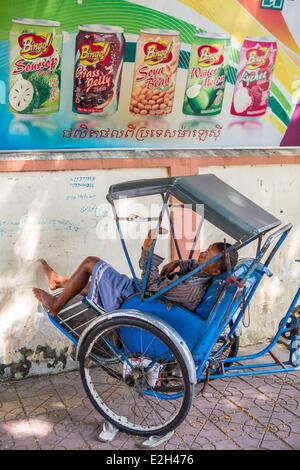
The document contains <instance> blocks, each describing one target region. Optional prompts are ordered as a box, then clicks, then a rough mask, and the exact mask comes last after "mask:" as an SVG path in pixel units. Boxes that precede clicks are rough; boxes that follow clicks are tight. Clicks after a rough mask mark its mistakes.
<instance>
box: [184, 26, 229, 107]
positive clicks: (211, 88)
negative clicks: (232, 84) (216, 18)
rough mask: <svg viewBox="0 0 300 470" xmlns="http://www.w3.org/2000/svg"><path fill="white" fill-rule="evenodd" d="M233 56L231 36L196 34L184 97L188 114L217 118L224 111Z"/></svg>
mask: <svg viewBox="0 0 300 470" xmlns="http://www.w3.org/2000/svg"><path fill="white" fill-rule="evenodd" d="M229 56H230V37H229V36H225V35H221V34H211V33H196V36H195V39H194V42H193V44H192V49H191V55H190V63H189V69H188V77H187V83H186V89H185V94H184V102H183V109H182V111H183V113H184V114H190V115H193V116H213V115H215V114H219V113H220V112H221V110H222V103H223V97H224V89H225V82H226V74H227V68H228V62H229Z"/></svg>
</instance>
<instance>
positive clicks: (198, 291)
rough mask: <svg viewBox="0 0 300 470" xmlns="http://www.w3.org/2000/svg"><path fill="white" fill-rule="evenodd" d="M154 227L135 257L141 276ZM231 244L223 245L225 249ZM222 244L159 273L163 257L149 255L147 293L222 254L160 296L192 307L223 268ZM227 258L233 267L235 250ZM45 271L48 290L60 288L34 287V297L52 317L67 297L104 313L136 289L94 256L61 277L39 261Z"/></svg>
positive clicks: (127, 279) (114, 308)
mask: <svg viewBox="0 0 300 470" xmlns="http://www.w3.org/2000/svg"><path fill="white" fill-rule="evenodd" d="M159 233H167V230H165V229H163V228H161V229H160V231H159ZM156 236H157V235H156V231H155V229H153V230H150V231H149V232H148V236H147V238H146V239H145V241H144V244H143V247H142V254H141V257H140V260H139V266H140V268H141V271H142V279H143V278H144V275H145V272H146V265H147V257H148V253H149V250H150V247H151V243H152V241H153V239H154V238H156ZM230 246H231V245H230V244H229V243H227V244H226V251H227V250H228V248H229V247H230ZM224 248H225V247H224V243H222V242H221V243H213V244H212V245H210V246H209V247H208V249H207V250H206V251H203V252H201V253H200V255H199V257H198V259H192V260H187V261H185V260H176V261H171V262H170V263H168V264H167V265H166V266H164V268H163V269H162V270H161V272H159V269H158V267H159V265H160V264H161V263H162V262H163V260H164V258H162V257H161V256H158V255H156V254H153V256H152V260H151V266H150V272H149V279H148V283H147V290H148V291H149V292H157V291H159V290H160V289H162V288H163V287H165V286H167V285H169V284H170V283H172V282H174V280H176V279H178V278H179V277H180V276H183V275H185V274H187V273H188V272H190V271H192V270H194V269H195V268H196V267H197V266H200V264H203V263H205V262H206V261H209V260H210V259H212V258H214V257H215V256H217V255H222V256H221V257H220V258H219V259H217V260H215V261H213V262H212V263H211V264H208V265H207V266H206V267H204V268H203V269H202V270H201V271H199V272H197V273H196V274H194V275H192V276H191V277H189V278H188V279H186V280H185V281H183V282H182V283H180V284H178V285H177V286H175V287H174V288H172V289H170V290H169V291H168V292H166V293H165V294H164V297H165V298H166V299H167V300H168V301H170V302H177V303H179V304H180V305H182V306H183V307H185V308H187V309H189V310H194V309H195V308H196V307H197V306H198V305H199V303H200V302H201V299H202V297H203V296H204V294H205V292H206V290H207V288H208V286H209V284H210V281H211V279H212V277H213V276H217V275H218V274H220V273H221V272H224V271H226V270H227V265H226V257H225V250H224ZM227 254H228V256H229V257H230V265H231V267H232V268H233V267H234V266H235V265H236V263H237V260H238V253H237V251H236V250H232V251H227ZM40 261H41V263H42V266H43V269H44V271H45V273H46V274H47V277H48V281H49V288H50V290H56V289H58V288H63V290H62V292H61V293H60V294H59V295H58V296H53V295H51V294H49V293H48V292H46V291H43V290H42V289H38V288H34V289H33V293H34V295H35V297H36V298H37V299H38V300H39V301H40V302H41V304H43V305H44V307H46V308H47V309H48V310H49V312H50V314H51V315H52V316H55V315H57V313H58V312H59V311H60V310H61V309H62V308H63V307H64V306H65V305H66V303H67V302H69V300H71V299H72V298H73V297H75V296H76V295H77V294H79V293H81V294H82V295H85V296H87V298H88V299H89V300H91V301H93V302H94V303H96V304H97V305H99V306H100V307H101V308H103V309H104V310H105V311H106V312H110V311H112V310H116V309H118V308H119V307H120V306H121V304H122V303H123V301H124V300H125V299H126V298H127V297H129V296H130V295H132V294H134V293H135V292H136V288H135V283H134V280H133V279H131V278H129V277H128V276H126V275H125V274H120V273H119V272H117V271H116V270H115V269H114V268H113V267H112V266H110V265H109V264H108V263H107V262H106V261H104V260H102V259H100V258H97V257H94V256H89V257H87V258H86V259H85V260H84V261H83V262H82V263H81V264H80V265H79V267H78V268H77V269H76V271H75V272H74V273H73V274H72V275H71V277H69V278H68V277H64V276H62V275H60V274H58V273H57V272H55V271H54V270H53V269H52V268H51V267H50V266H49V265H48V263H47V262H46V261H45V260H40Z"/></svg>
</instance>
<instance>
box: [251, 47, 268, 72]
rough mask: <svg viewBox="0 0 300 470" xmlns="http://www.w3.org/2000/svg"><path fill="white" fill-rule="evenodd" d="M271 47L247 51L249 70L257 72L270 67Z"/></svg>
mask: <svg viewBox="0 0 300 470" xmlns="http://www.w3.org/2000/svg"><path fill="white" fill-rule="evenodd" d="M269 55H270V48H269V47H260V48H258V49H250V50H249V51H247V54H246V58H247V69H250V70H255V69H258V68H260V67H263V66H268V65H269V62H270V60H269Z"/></svg>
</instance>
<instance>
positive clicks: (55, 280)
mask: <svg viewBox="0 0 300 470" xmlns="http://www.w3.org/2000/svg"><path fill="white" fill-rule="evenodd" d="M39 262H40V263H41V265H42V267H43V270H44V272H45V274H46V276H47V278H48V282H49V289H51V290H55V289H59V288H61V287H65V284H66V282H67V281H68V280H69V278H68V277H65V276H62V275H61V274H58V273H57V272H56V271H54V269H53V268H51V266H49V264H48V263H47V261H46V260H45V259H40V260H39Z"/></svg>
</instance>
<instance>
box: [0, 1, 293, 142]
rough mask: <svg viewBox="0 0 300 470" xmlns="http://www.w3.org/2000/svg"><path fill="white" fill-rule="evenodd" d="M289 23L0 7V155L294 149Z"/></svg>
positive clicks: (236, 4)
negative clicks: (36, 152)
mask: <svg viewBox="0 0 300 470" xmlns="http://www.w3.org/2000/svg"><path fill="white" fill-rule="evenodd" d="M299 16H300V2H299V1H298V0H279V1H277V0H224V1H220V0H201V1H195V0H168V1H161V0H160V1H158V0H151V1H150V0H135V1H126V0H77V1H76V0H65V1H64V2H61V1H59V0H44V1H41V0H33V1H31V2H27V1H25V0H18V1H17V2H9V1H7V0H5V1H4V0H2V1H1V17H0V26H1V28H0V112H1V124H0V126H1V127H0V132H1V142H0V150H1V151H11V150H13V151H22V150H81V149H114V148H116V149H126V148H127V149H131V148H132V149H139V148H140V149H182V148H187V149H188V148H190V149H193V148H224V147H229V148H243V147H245V148H249V147H260V148H262V147H280V146H292V145H300V140H299V135H300V117H299V115H300V109H299V106H298V101H299V99H300V30H299V24H298V18H299ZM298 140H299V142H298Z"/></svg>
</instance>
